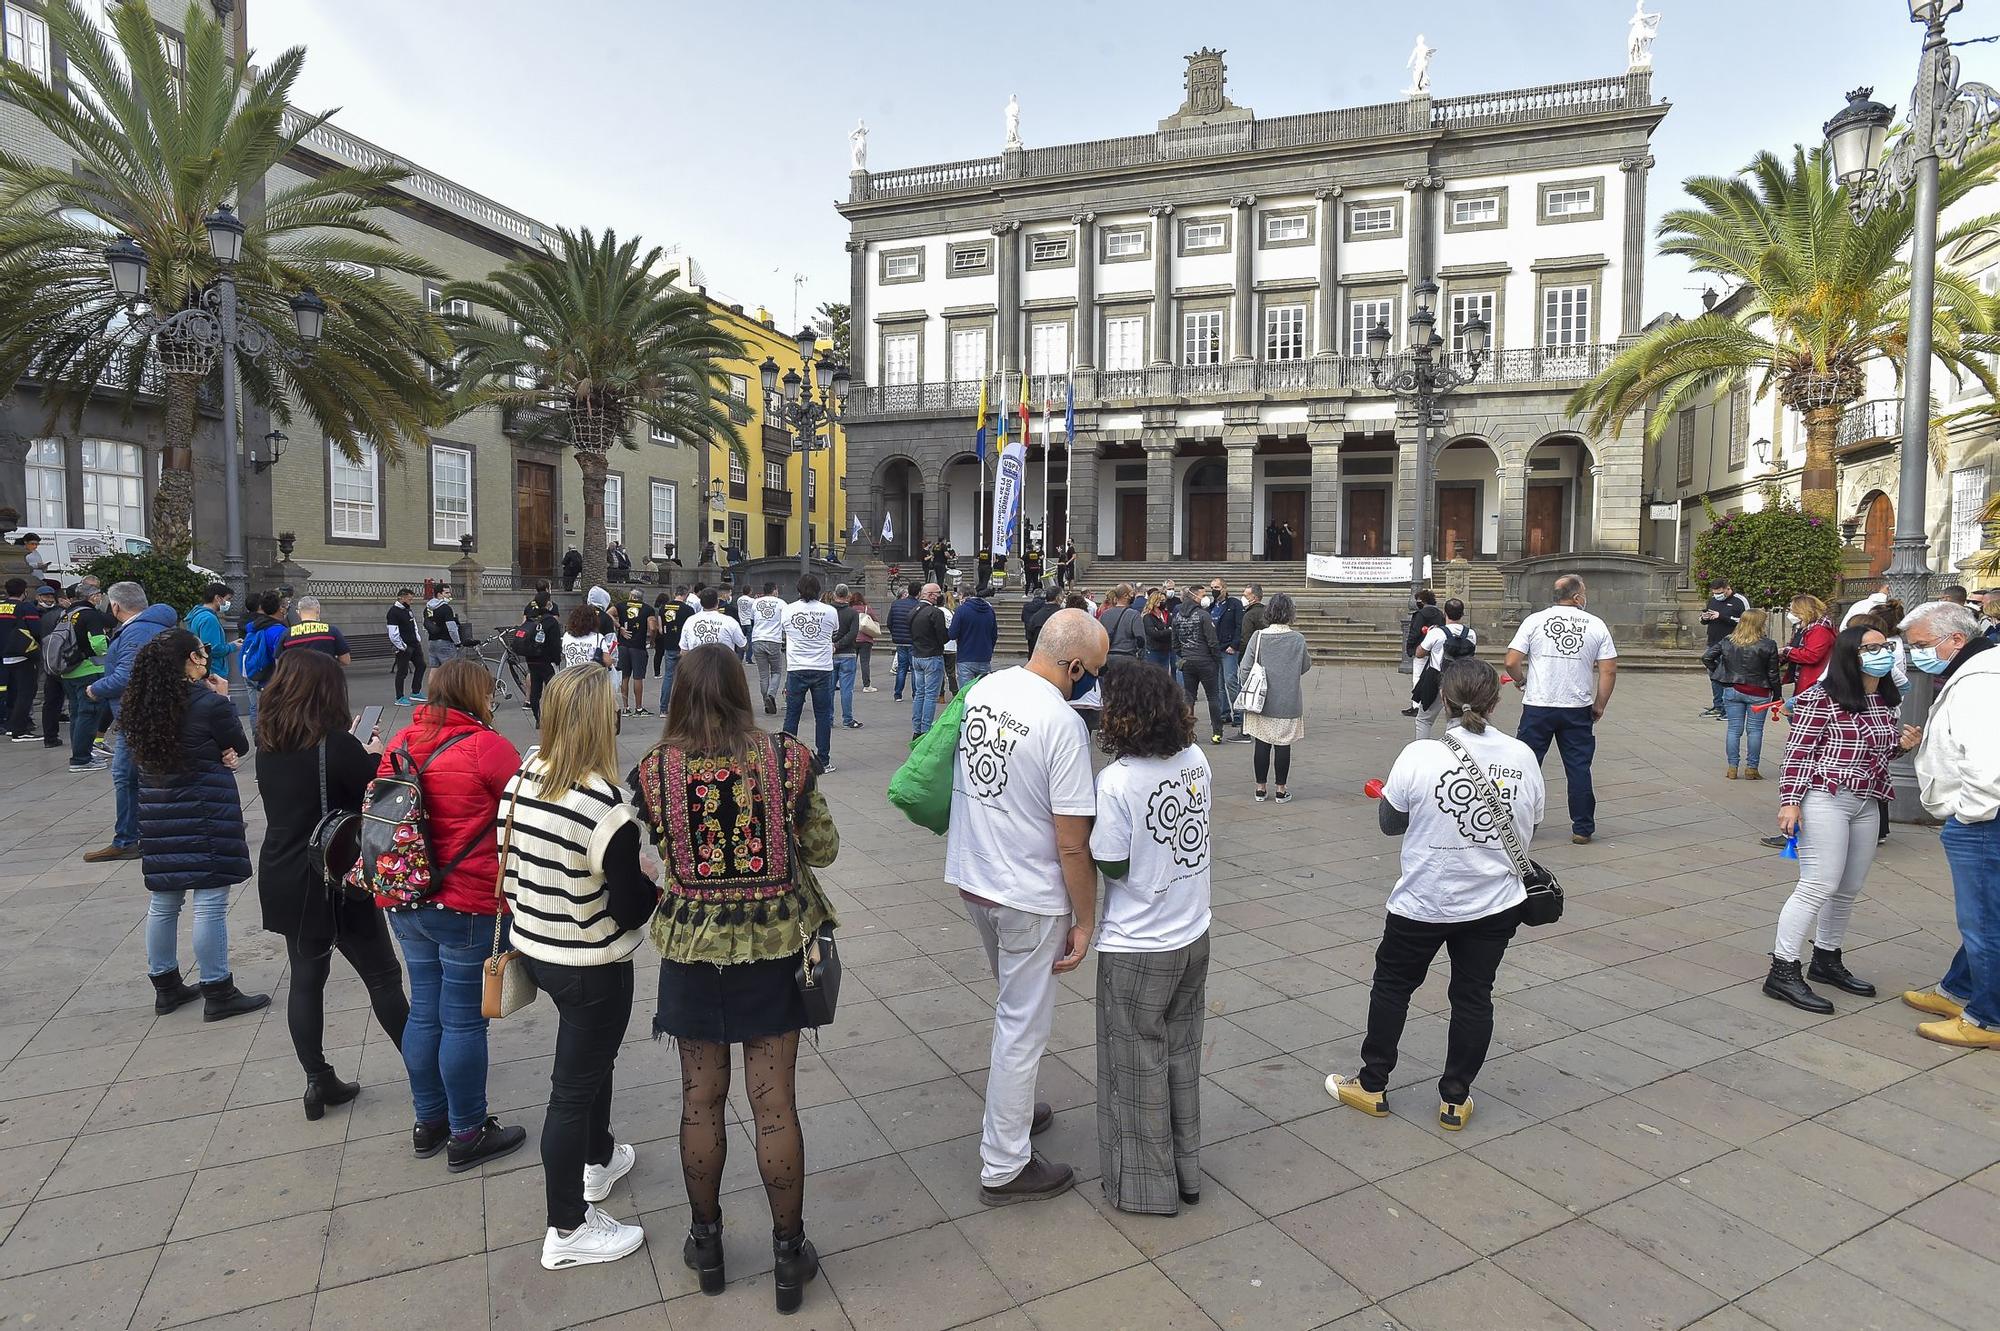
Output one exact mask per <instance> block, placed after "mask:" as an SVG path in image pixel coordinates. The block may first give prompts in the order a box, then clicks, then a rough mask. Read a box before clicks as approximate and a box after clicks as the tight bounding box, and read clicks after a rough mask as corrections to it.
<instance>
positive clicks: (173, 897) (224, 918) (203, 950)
mask: <svg viewBox="0 0 2000 1331" xmlns="http://www.w3.org/2000/svg"><path fill="white" fill-rule="evenodd" d="M118 747H119V748H121V749H122V748H124V747H125V746H124V745H123V744H121V745H119V746H118ZM193 891H194V964H195V968H196V969H197V970H198V971H200V973H201V980H202V983H203V984H213V983H215V982H216V981H217V980H226V979H228V978H229V923H228V915H229V889H228V888H226V887H197V888H195V889H193ZM146 895H147V897H148V898H150V900H148V901H147V902H146V971H147V973H148V974H151V975H165V974H166V973H167V972H168V971H174V972H176V973H178V972H179V971H180V968H181V962H180V953H179V951H178V950H177V948H176V947H175V935H176V934H177V933H178V932H179V930H180V922H181V899H182V898H184V897H185V896H187V891H186V890H182V891H179V892H148V893H147V894H146Z"/></svg>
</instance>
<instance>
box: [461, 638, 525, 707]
mask: <svg viewBox="0 0 2000 1331" xmlns="http://www.w3.org/2000/svg"><path fill="white" fill-rule="evenodd" d="M461 651H462V652H470V653H471V654H472V656H473V658H474V659H475V660H477V661H478V662H479V664H480V665H481V666H483V667H485V668H486V670H487V672H488V673H489V674H491V675H492V677H493V705H494V706H495V707H498V706H499V705H500V704H501V703H503V702H512V701H513V700H514V699H516V698H519V699H521V700H522V701H523V702H524V703H525V702H526V700H527V697H528V672H527V668H526V667H525V666H523V665H522V664H521V658H519V657H518V656H516V655H514V653H513V652H511V651H509V650H508V648H507V644H506V642H505V641H504V640H502V638H501V637H500V636H499V635H498V634H497V633H496V634H495V636H493V637H491V638H481V639H479V640H478V641H476V642H468V643H465V644H464V645H463V647H462V649H461Z"/></svg>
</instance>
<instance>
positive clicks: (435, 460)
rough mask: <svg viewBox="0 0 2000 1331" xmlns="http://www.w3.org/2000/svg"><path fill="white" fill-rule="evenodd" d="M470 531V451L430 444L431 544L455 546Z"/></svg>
mask: <svg viewBox="0 0 2000 1331" xmlns="http://www.w3.org/2000/svg"><path fill="white" fill-rule="evenodd" d="M471 531H472V454H471V453H470V452H469V451H468V450H466V449H463V448H446V447H443V446H442V445H439V444H432V445H431V544H432V545H457V544H458V538H459V537H461V536H465V535H468V534H470V532H471Z"/></svg>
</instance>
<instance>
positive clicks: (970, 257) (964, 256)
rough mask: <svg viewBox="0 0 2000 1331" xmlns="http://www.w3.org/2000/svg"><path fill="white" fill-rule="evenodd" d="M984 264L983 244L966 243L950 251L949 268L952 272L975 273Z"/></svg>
mask: <svg viewBox="0 0 2000 1331" xmlns="http://www.w3.org/2000/svg"><path fill="white" fill-rule="evenodd" d="M985 266H986V247H985V246H984V245H966V246H963V247H961V248H958V249H954V250H953V251H952V252H951V270H952V271H953V272H954V273H976V272H978V271H979V270H980V269H982V268H984V267H985Z"/></svg>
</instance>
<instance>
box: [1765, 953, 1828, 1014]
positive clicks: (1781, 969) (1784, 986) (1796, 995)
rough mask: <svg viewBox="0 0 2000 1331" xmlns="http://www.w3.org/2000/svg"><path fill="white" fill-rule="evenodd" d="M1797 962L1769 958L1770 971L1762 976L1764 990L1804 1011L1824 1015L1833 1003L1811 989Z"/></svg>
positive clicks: (1780, 958)
mask: <svg viewBox="0 0 2000 1331" xmlns="http://www.w3.org/2000/svg"><path fill="white" fill-rule="evenodd" d="M1799 969H1800V968H1799V963H1798V962H1796V961H1786V960H1785V959H1784V958H1782V957H1772V958H1771V973H1770V974H1769V975H1767V976H1765V977H1764V992H1765V993H1767V994H1769V995H1770V996H1771V997H1772V998H1775V999H1778V1000H1779V1001H1780V1002H1785V1003H1790V1004H1791V1005H1792V1006H1793V1007H1795V1008H1799V1009H1801V1010H1803V1011H1806V1012H1817V1013H1819V1014H1820V1015H1822V1016H1824V1015H1825V1014H1827V1013H1829V1012H1831V1011H1833V1004H1831V1003H1829V1002H1827V1001H1826V1000H1825V999H1824V998H1821V997H1820V996H1819V995H1818V994H1816V993H1814V992H1813V991H1812V986H1811V985H1809V984H1807V983H1806V979H1805V976H1804V975H1801V974H1800V973H1799Z"/></svg>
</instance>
